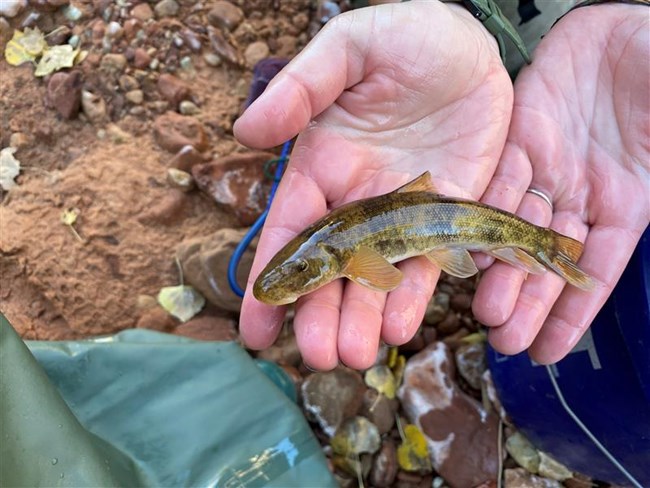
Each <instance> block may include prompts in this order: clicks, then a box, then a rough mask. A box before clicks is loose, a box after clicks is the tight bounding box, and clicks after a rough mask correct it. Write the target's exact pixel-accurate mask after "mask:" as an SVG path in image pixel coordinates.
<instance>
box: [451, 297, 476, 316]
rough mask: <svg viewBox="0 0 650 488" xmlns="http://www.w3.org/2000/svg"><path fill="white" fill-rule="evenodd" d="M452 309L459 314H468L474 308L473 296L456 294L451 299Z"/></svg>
mask: <svg viewBox="0 0 650 488" xmlns="http://www.w3.org/2000/svg"><path fill="white" fill-rule="evenodd" d="M450 304H451V308H452V309H454V310H456V311H457V312H467V311H468V310H469V309H470V308H472V295H470V294H468V293H456V294H455V295H453V296H452V297H451V301H450Z"/></svg>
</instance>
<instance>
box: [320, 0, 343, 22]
mask: <svg viewBox="0 0 650 488" xmlns="http://www.w3.org/2000/svg"><path fill="white" fill-rule="evenodd" d="M340 13H341V7H339V4H338V3H336V2H332V1H329V0H318V6H317V7H316V18H317V19H318V20H319V21H320V23H321V24H325V23H327V22H329V21H330V20H331V19H333V18H334V17H336V16H337V15H339V14H340Z"/></svg>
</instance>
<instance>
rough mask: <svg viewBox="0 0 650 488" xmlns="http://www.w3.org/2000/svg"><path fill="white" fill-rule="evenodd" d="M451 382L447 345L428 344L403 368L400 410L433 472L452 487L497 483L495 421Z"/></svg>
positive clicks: (451, 363)
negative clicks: (421, 441) (416, 431)
mask: <svg viewBox="0 0 650 488" xmlns="http://www.w3.org/2000/svg"><path fill="white" fill-rule="evenodd" d="M453 378H454V362H453V360H452V356H451V352H450V351H449V349H448V348H447V346H446V345H445V344H443V343H441V342H436V343H434V344H432V345H430V346H428V347H427V348H426V349H424V350H423V351H422V352H420V353H418V354H416V355H415V356H413V357H412V358H411V359H409V361H408V362H407V364H406V369H405V371H404V380H403V383H402V386H401V388H400V390H399V398H400V399H401V401H402V408H403V409H404V411H405V412H406V414H407V417H408V418H409V420H410V422H411V423H413V424H415V425H417V426H418V427H419V428H420V429H421V430H422V432H423V433H424V434H425V436H426V438H427V445H428V447H429V454H430V457H431V461H432V464H433V466H434V468H435V470H436V471H437V472H438V473H439V474H440V475H441V476H443V477H444V478H445V479H446V480H447V482H448V483H449V484H450V485H451V486H452V487H465V486H476V485H479V484H481V483H483V482H485V481H491V480H496V477H497V469H498V459H497V455H498V453H497V431H498V417H497V416H496V415H495V414H494V413H488V412H486V411H485V410H484V409H483V407H482V406H481V404H480V403H478V402H477V401H476V400H474V399H473V398H471V397H470V396H468V395H466V394H465V393H464V392H463V391H462V390H460V388H459V387H458V386H457V385H456V384H455V383H454V382H453ZM468 452H471V453H472V455H471V456H468V455H467V453H468Z"/></svg>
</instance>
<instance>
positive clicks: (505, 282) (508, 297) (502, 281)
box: [472, 193, 552, 327]
mask: <svg viewBox="0 0 650 488" xmlns="http://www.w3.org/2000/svg"><path fill="white" fill-rule="evenodd" d="M517 214H518V215H519V216H520V217H521V218H523V219H524V220H527V221H528V222H531V223H533V224H536V225H539V226H542V227H546V226H547V225H548V224H549V223H550V222H551V218H552V210H551V208H550V207H549V206H548V204H547V203H546V202H545V201H544V200H543V199H542V198H541V197H539V196H537V195H534V194H532V193H524V196H523V199H522V200H521V205H520V207H519V210H518V211H517ZM526 275H527V273H526V272H524V271H522V270H520V269H517V268H515V267H514V266H511V265H509V264H506V263H503V262H499V261H497V262H495V263H494V264H493V265H492V266H491V267H490V268H489V269H488V270H487V271H486V272H485V273H484V274H483V277H482V278H481V281H480V282H479V284H478V287H477V289H476V293H475V294H474V300H473V302H472V311H473V312H474V316H475V317H476V318H477V319H478V321H479V322H481V323H482V324H484V325H487V326H489V327H495V326H499V325H502V324H504V323H505V322H506V320H508V317H510V316H511V315H512V313H513V310H514V308H515V304H516V303H517V297H518V296H519V291H520V290H521V286H522V284H523V283H524V280H525V279H526ZM529 279H532V276H531V277H529Z"/></svg>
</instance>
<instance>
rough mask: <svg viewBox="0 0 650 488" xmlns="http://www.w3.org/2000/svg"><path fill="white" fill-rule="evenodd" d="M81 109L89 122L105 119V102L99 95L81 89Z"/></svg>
mask: <svg viewBox="0 0 650 488" xmlns="http://www.w3.org/2000/svg"><path fill="white" fill-rule="evenodd" d="M81 109H82V110H83V113H84V114H85V115H86V117H88V119H90V121H91V122H95V123H97V122H102V121H103V120H105V119H106V102H105V101H104V99H103V98H102V97H101V96H99V95H96V94H94V93H91V92H89V91H86V90H82V92H81Z"/></svg>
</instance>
